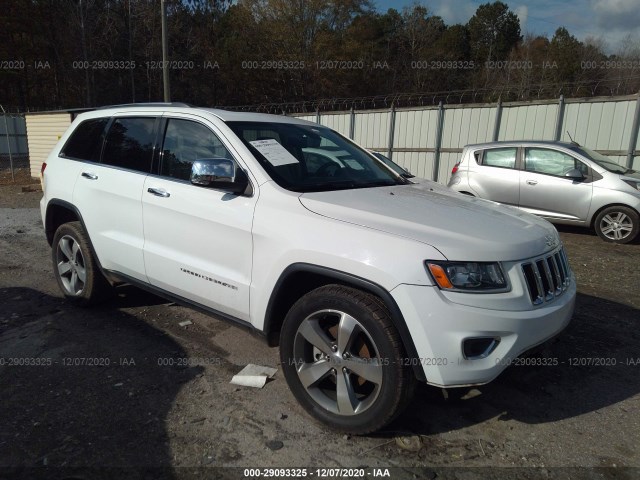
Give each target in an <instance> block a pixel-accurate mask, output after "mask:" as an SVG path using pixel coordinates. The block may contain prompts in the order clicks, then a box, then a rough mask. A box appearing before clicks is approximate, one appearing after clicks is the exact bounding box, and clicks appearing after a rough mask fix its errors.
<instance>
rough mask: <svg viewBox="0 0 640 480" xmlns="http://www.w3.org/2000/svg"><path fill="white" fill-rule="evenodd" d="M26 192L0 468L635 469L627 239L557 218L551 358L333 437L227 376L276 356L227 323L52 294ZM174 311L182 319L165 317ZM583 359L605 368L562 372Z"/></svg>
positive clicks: (32, 201) (418, 473)
mask: <svg viewBox="0 0 640 480" xmlns="http://www.w3.org/2000/svg"><path fill="white" fill-rule="evenodd" d="M40 196H41V193H22V192H21V189H20V188H19V187H16V186H0V249H1V250H0V251H1V252H2V255H1V256H0V305H2V308H1V309H0V359H3V364H0V384H1V386H2V390H1V392H2V408H1V409H0V425H1V428H0V478H9V477H15V478H27V477H31V478H33V477H36V476H45V477H46V476H50V477H51V478H87V479H89V478H100V477H102V478H111V477H114V476H119V477H138V478H223V477H235V478H245V477H243V475H244V473H245V472H244V470H243V469H242V468H240V469H236V470H233V469H220V468H216V467H308V468H313V469H314V470H313V471H312V472H311V471H310V472H311V473H313V476H318V473H321V472H315V468H336V467H366V473H367V474H368V478H373V474H374V473H375V471H374V469H376V468H392V470H390V474H391V476H392V478H461V479H475V478H478V479H480V478H517V477H519V478H540V477H545V478H620V479H627V478H628V479H632V478H634V479H635V478H638V475H640V449H639V448H638V447H639V446H640V395H639V391H640V382H639V381H638V380H639V378H640V376H639V372H640V348H639V345H640V342H639V340H640V328H639V327H640V315H638V313H639V312H638V309H640V288H638V287H639V286H640V281H639V280H640V273H639V272H638V268H637V267H638V264H639V263H640V245H637V244H636V245H621V246H618V245H610V244H606V243H604V242H602V241H600V240H599V239H598V237H596V236H595V235H593V234H591V233H589V232H588V231H584V230H577V229H576V230H574V229H568V228H562V229H561V236H562V239H563V241H564V243H565V245H566V248H567V251H568V255H569V259H570V261H571V264H572V267H573V268H574V270H575V272H576V275H577V278H578V284H579V288H578V290H579V295H578V299H577V306H576V313H575V316H574V320H573V322H572V323H571V324H570V326H569V327H568V328H567V330H566V331H565V332H564V334H563V335H562V336H561V337H560V338H559V339H558V341H556V342H555V343H553V344H552V345H550V346H548V347H546V348H545V349H544V350H542V351H541V352H539V353H538V354H537V357H533V358H545V359H552V358H556V359H558V365H556V366H513V367H511V368H509V369H507V370H506V371H505V372H504V373H503V374H502V375H501V376H500V377H499V378H498V379H497V380H495V381H494V382H492V383H491V384H489V385H486V386H483V387H478V388H475V389H472V390H470V391H466V390H465V391H463V392H455V393H457V394H455V395H449V396H448V398H446V397H447V396H446V395H443V392H442V391H441V390H438V389H435V388H432V387H427V386H423V385H421V386H420V387H419V388H418V390H417V392H416V397H415V400H414V401H413V403H412V404H411V405H410V407H409V409H408V410H407V411H406V413H405V414H404V415H403V416H402V417H400V418H399V419H398V420H397V421H396V422H394V423H393V424H392V425H391V426H389V427H388V428H387V429H386V430H385V431H383V432H380V433H378V434H376V435H372V436H365V437H349V436H343V435H338V434H335V433H333V432H331V431H328V430H326V429H325V428H323V427H322V426H321V425H319V424H317V423H315V422H314V421H312V420H311V419H310V418H309V417H308V416H307V415H306V414H305V412H304V411H303V410H302V409H301V407H299V406H298V404H297V403H296V401H295V400H294V398H293V397H292V395H291V394H290V393H289V390H288V388H287V386H286V384H285V381H284V378H283V376H282V375H281V372H278V373H277V374H276V375H275V378H274V380H272V381H270V382H269V383H268V384H267V385H266V386H265V387H264V389H262V390H254V389H247V388H240V387H236V386H234V385H231V384H230V383H229V380H230V379H231V377H232V376H233V375H234V374H235V373H237V372H238V371H240V370H241V369H242V368H243V367H244V365H246V364H247V363H257V364H260V365H267V366H273V367H277V366H278V356H277V350H276V349H270V348H268V347H267V346H265V345H264V344H263V343H262V341H261V340H259V339H258V338H256V337H254V336H252V335H251V334H249V333H247V332H245V331H243V330H240V329H237V328H234V327H231V326H229V325H227V324H226V323H223V322H220V321H218V320H216V319H214V318H211V317H208V316H205V315H202V314H200V313H197V312H195V311H193V310H190V309H187V308H183V307H180V306H176V305H174V304H170V303H167V302H166V301H165V300H162V299H160V298H158V297H155V296H152V295H149V294H147V293H144V292H142V291H140V290H137V289H135V288H132V287H121V288H119V290H118V295H117V297H116V298H115V299H114V300H113V301H111V302H110V303H108V304H105V305H102V306H100V307H98V308H94V309H91V310H86V309H81V308H77V307H74V306H72V305H70V304H68V303H66V302H65V301H64V300H63V298H62V296H61V294H60V292H59V291H58V289H57V286H56V283H55V279H54V277H53V273H52V269H51V261H50V248H49V246H48V244H47V242H46V240H45V237H44V233H43V230H42V227H41V223H40V218H39V210H38V209H37V206H38V201H39V198H40ZM185 320H190V321H191V322H192V325H189V326H186V327H180V326H179V325H178V324H179V322H183V321H185ZM587 358H599V359H605V360H604V362H605V363H608V364H609V365H605V366H602V365H598V366H596V365H586V366H576V365H574V364H575V363H576V362H578V363H579V362H580V361H581V360H580V359H587ZM12 359H14V360H12ZM17 359H34V360H31V362H36V363H40V365H28V366H25V365H21V364H15V363H16V362H19V360H17ZM76 359H96V360H95V361H93V363H97V365H87V364H85V365H77V364H75V363H77V362H80V361H83V362H89V363H91V362H92V361H91V360H76ZM606 359H608V360H606ZM9 362H14V363H13V364H9ZM171 362H173V366H168V365H166V364H167V363H171ZM613 362H615V365H611V363H613ZM163 363H164V365H163ZM461 396H462V398H459V397H461ZM43 467H46V468H43ZM497 467H511V468H497ZM516 467H517V468H516ZM580 467H581V468H580ZM311 473H309V476H312V475H311ZM352 473H353V472H352ZM358 476H359V475H357V472H356V475H355V477H358ZM334 478H345V477H340V476H336V477H334Z"/></svg>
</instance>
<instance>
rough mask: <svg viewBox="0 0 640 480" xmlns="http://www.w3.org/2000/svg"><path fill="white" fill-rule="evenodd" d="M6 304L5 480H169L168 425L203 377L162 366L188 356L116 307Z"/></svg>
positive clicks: (23, 293)
mask: <svg viewBox="0 0 640 480" xmlns="http://www.w3.org/2000/svg"><path fill="white" fill-rule="evenodd" d="M147 300H148V299H147ZM141 301H144V300H141ZM154 301H155V300H154ZM0 303H1V304H2V305H3V306H4V308H3V310H2V312H1V313H0V379H2V397H3V400H2V408H1V409H0V425H2V431H0V477H1V476H3V475H2V474H3V473H4V474H6V473H10V474H14V475H16V476H21V477H22V478H34V476H41V475H36V474H37V473H38V472H40V473H42V471H41V470H39V469H42V468H43V467H46V470H49V471H50V473H52V474H53V475H54V476H56V477H57V478H63V477H65V478H69V477H70V476H71V477H73V478H76V477H77V475H80V477H77V478H107V477H109V476H122V474H123V473H126V474H127V476H129V474H130V473H133V471H134V470H133V469H135V471H139V470H141V469H142V470H146V469H154V470H153V472H154V473H153V477H154V478H172V477H173V474H172V470H171V460H172V455H171V452H170V448H169V440H170V438H169V434H168V432H167V424H166V423H167V416H168V414H169V412H170V410H171V407H172V405H173V403H174V400H175V398H176V395H177V394H178V392H179V390H180V389H181V387H182V385H183V384H185V383H187V382H189V381H190V380H192V379H193V378H194V377H195V376H196V375H198V374H199V373H200V372H201V370H202V369H201V368H200V367H197V368H177V367H170V366H164V365H163V362H162V359H165V358H177V357H186V356H187V354H186V353H185V351H184V350H183V349H182V348H181V346H180V345H179V344H178V343H176V342H175V341H174V340H173V339H172V338H170V337H169V336H168V335H166V334H165V333H163V332H161V331H159V330H156V329H154V328H153V327H151V326H150V325H148V324H147V323H145V322H143V321H141V320H139V319H137V318H135V317H133V316H131V315H128V314H126V313H123V312H121V311H119V310H117V309H116V308H114V305H115V307H118V306H119V305H118V301H116V302H115V304H114V303H112V304H110V305H109V306H104V307H96V308H92V309H91V310H85V309H82V308H78V307H75V306H72V305H70V304H69V303H67V302H65V301H64V300H63V299H61V298H57V297H53V296H50V295H47V294H43V293H41V292H38V291H37V290H33V289H30V288H3V289H0ZM165 365H166V362H165ZM159 468H160V470H158V469H159ZM34 469H35V470H34ZM109 469H115V470H111V472H110V473H109Z"/></svg>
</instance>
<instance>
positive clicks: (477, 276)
mask: <svg viewBox="0 0 640 480" xmlns="http://www.w3.org/2000/svg"><path fill="white" fill-rule="evenodd" d="M425 264H426V267H427V271H428V272H429V273H430V274H431V277H432V278H433V279H434V281H435V282H436V284H437V285H438V286H439V287H440V288H441V289H443V290H448V291H453V292H456V291H457V292H469V293H497V292H506V291H508V290H509V284H508V282H507V277H506V276H505V275H504V272H503V271H502V267H501V266H500V264H499V263H497V262H441V261H431V260H427V261H426V262H425Z"/></svg>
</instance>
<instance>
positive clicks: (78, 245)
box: [51, 222, 112, 305]
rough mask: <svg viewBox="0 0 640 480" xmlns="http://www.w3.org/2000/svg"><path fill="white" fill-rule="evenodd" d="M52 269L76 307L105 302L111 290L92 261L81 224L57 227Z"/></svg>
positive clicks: (53, 246)
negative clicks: (77, 305)
mask: <svg viewBox="0 0 640 480" xmlns="http://www.w3.org/2000/svg"><path fill="white" fill-rule="evenodd" d="M51 254H52V260H53V270H54V274H55V276H56V280H57V281H58V286H59V287H60V289H61V290H62V293H64V296H65V297H66V298H67V299H68V300H70V301H71V302H73V303H77V304H79V305H91V304H94V303H97V302H99V301H101V300H104V299H105V298H106V297H108V296H109V294H110V293H111V291H112V289H111V286H110V285H109V282H108V281H107V280H106V279H105V278H104V276H103V275H102V272H100V269H99V268H98V265H97V262H96V261H95V259H94V258H93V255H92V253H91V249H90V247H89V240H88V238H87V234H86V233H85V231H84V228H82V224H81V223H80V222H69V223H65V224H63V225H60V227H58V230H56V233H55V235H54V236H53V243H52V251H51Z"/></svg>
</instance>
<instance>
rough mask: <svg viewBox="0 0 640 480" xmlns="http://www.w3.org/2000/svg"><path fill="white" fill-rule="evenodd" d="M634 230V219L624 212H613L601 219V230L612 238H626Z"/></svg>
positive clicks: (617, 239)
mask: <svg viewBox="0 0 640 480" xmlns="http://www.w3.org/2000/svg"><path fill="white" fill-rule="evenodd" d="M632 230H633V221H632V220H631V218H629V216H628V215H627V214H625V213H624V212H611V213H608V214H607V215H605V216H604V217H602V219H601V220H600V231H601V232H602V234H603V235H604V236H605V237H607V238H608V239H610V240H616V241H619V240H624V239H625V238H627V237H628V236H629V235H630V234H631V231H632Z"/></svg>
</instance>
